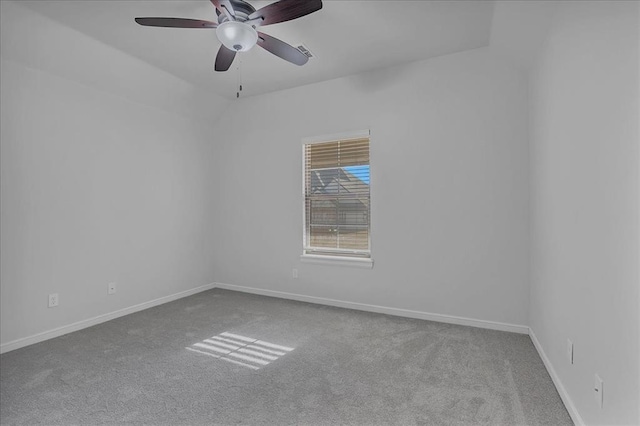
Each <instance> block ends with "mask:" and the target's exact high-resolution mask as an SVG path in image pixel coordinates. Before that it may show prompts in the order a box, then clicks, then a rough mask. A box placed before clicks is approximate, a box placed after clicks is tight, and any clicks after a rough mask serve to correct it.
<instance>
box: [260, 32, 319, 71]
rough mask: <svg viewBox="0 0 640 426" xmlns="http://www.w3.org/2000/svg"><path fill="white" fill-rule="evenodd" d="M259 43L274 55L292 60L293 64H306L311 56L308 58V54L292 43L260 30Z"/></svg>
mask: <svg viewBox="0 0 640 426" xmlns="http://www.w3.org/2000/svg"><path fill="white" fill-rule="evenodd" d="M258 45H259V46H260V47H262V48H263V49H265V50H268V51H269V52H271V53H273V54H274V55H276V56H279V57H280V58H282V59H284V60H285V61H289V62H291V63H292V64H296V65H304V64H306V63H307V61H308V60H309V58H307V55H305V54H304V53H302V52H301V51H299V50H298V49H296V48H295V47H293V46H291V45H290V44H287V43H285V42H284V41H282V40H278V39H277V38H275V37H271V36H270V35H267V34H265V33H261V32H259V31H258Z"/></svg>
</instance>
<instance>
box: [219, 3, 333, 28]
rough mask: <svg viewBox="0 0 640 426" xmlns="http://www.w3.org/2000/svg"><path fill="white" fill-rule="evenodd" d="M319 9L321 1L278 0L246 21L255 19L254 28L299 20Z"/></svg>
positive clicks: (257, 11)
mask: <svg viewBox="0 0 640 426" xmlns="http://www.w3.org/2000/svg"><path fill="white" fill-rule="evenodd" d="M211 1H214V0H211ZM320 9H322V0H280V1H278V2H275V3H271V4H270V5H268V6H265V7H263V8H261V9H258V10H256V11H255V12H253V13H252V14H251V15H249V18H248V19H249V20H254V19H256V21H255V25H256V26H257V25H263V26H264V25H270V24H277V23H278V22H284V21H290V20H292V19H296V18H300V17H302V16H305V15H308V14H310V13H313V12H316V11H318V10H320ZM259 18H262V19H259Z"/></svg>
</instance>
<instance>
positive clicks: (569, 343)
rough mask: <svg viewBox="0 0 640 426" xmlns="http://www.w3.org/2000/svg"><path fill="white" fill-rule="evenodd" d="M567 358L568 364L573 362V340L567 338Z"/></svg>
mask: <svg viewBox="0 0 640 426" xmlns="http://www.w3.org/2000/svg"><path fill="white" fill-rule="evenodd" d="M567 359H568V360H569V364H573V342H572V341H571V339H567Z"/></svg>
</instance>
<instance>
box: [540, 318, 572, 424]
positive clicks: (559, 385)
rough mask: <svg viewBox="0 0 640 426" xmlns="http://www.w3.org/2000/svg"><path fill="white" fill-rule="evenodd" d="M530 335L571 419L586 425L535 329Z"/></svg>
mask: <svg viewBox="0 0 640 426" xmlns="http://www.w3.org/2000/svg"><path fill="white" fill-rule="evenodd" d="M529 337H530V338H531V341H532V342H533V346H535V347H536V350H537V351H538V355H540V358H542V362H543V363H544V366H545V367H546V368H547V371H548V372H549V375H550V376H551V380H553V384H554V385H555V386H556V389H557V390H558V394H560V398H561V399H562V402H563V403H564V406H565V407H566V408H567V411H568V412H569V416H571V420H573V423H574V424H575V425H577V426H584V421H583V420H582V417H581V416H580V413H579V412H578V409H577V408H576V406H575V405H574V404H573V400H572V399H571V397H570V396H569V394H568V393H567V390H566V389H565V388H564V385H563V384H562V381H560V377H559V376H558V374H557V373H556V370H555V369H554V368H553V365H552V364H551V361H550V360H549V357H547V354H546V353H545V352H544V349H543V348H542V345H541V344H540V342H539V341H538V338H537V337H536V334H535V333H534V332H533V329H531V328H529Z"/></svg>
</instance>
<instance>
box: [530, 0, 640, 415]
mask: <svg viewBox="0 0 640 426" xmlns="http://www.w3.org/2000/svg"><path fill="white" fill-rule="evenodd" d="M638 16H639V13H638V3H637V2H566V3H563V4H561V5H560V8H559V9H558V13H557V15H556V16H555V20H554V22H553V24H552V27H551V31H550V33H549V37H548V39H547V43H546V45H545V47H544V49H543V51H542V52H541V55H540V58H539V60H538V63H537V67H536V69H535V70H534V72H533V74H532V87H531V93H532V104H531V113H532V116H531V164H532V190H531V194H532V210H531V212H532V243H533V244H532V286H531V308H530V321H531V327H532V329H533V331H534V333H535V335H536V336H537V338H538V340H539V341H540V343H541V345H542V347H543V348H544V351H545V353H546V354H547V356H548V358H549V360H550V362H551V364H552V366H553V368H554V370H555V371H556V373H557V375H558V377H559V379H560V381H561V382H562V384H563V385H564V388H565V389H566V391H567V393H568V395H569V396H570V399H571V401H572V404H573V405H574V406H575V408H576V410H577V411H578V412H579V413H580V415H581V416H582V418H583V420H584V421H585V423H586V424H607V425H613V424H627V425H628V424H638V423H639V422H640V418H639V413H638V407H640V404H639V401H640V399H639V398H640V397H639V392H638V386H639V382H640V380H639V379H640V371H639V364H640V352H639V351H638V338H639V333H640V329H639V328H640V326H639V324H640V316H639V310H638V305H639V303H638V302H639V292H638V290H639V287H640V284H639V283H640V281H639V275H638V268H639V266H638V265H639V262H638V259H639V251H638V241H639V240H638V235H639V234H638V233H639V227H638V220H639V211H638V200H639V196H638V190H639V189H640V188H639V185H638V156H639V152H638V141H639V137H640V134H639V133H638V122H639V121H638V116H639V109H638V99H639V92H638V83H639V82H638V80H639V77H638V76H639V71H640V69H639V58H638V49H639V44H638V28H639V24H638ZM568 338H569V339H571V340H572V341H573V342H574V359H575V363H574V364H573V365H571V364H570V363H569V361H568V358H567V356H566V345H567V339H568ZM595 373H598V374H599V375H600V377H601V378H602V379H603V381H604V392H603V395H604V407H603V409H602V410H601V409H599V408H598V407H597V405H596V403H595V399H594V392H593V384H594V374H595Z"/></svg>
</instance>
